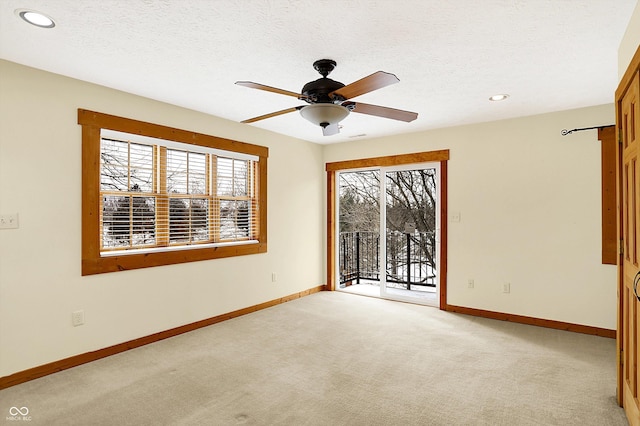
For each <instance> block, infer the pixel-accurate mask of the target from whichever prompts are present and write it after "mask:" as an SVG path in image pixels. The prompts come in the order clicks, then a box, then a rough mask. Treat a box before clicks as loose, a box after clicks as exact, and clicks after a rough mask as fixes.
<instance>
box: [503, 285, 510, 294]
mask: <svg viewBox="0 0 640 426" xmlns="http://www.w3.org/2000/svg"><path fill="white" fill-rule="evenodd" d="M502 292H503V293H511V283H504V284H502Z"/></svg>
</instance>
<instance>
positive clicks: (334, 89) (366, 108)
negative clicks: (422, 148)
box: [236, 59, 418, 136]
mask: <svg viewBox="0 0 640 426" xmlns="http://www.w3.org/2000/svg"><path fill="white" fill-rule="evenodd" d="M335 66H336V62H335V61H333V60H331V59H320V60H317V61H315V62H314V63H313V68H315V70H316V71H318V72H319V73H320V75H322V78H319V79H317V80H315V81H311V82H309V83H307V84H305V85H304V87H303V88H302V93H295V92H290V91H288V90H282V89H278V88H275V87H270V86H265V85H264V84H259V83H254V82H252V81H236V84H237V85H239V86H244V87H250V88H252V89H260V90H266V91H267V92H273V93H279V94H281V95H287V96H293V97H295V98H298V99H300V100H301V101H305V102H307V103H308V104H309V105H300V106H296V107H292V108H287V109H283V110H281V111H276V112H272V113H270V114H265V115H261V116H258V117H253V118H249V119H248V120H244V121H242V123H253V122H256V121H260V120H264V119H266V118H271V117H276V116H278V115H282V114H287V113H289V112H293V111H300V115H302V117H304V118H305V119H307V120H309V121H310V122H312V123H313V124H315V125H318V126H320V127H322V134H323V135H324V136H331V135H335V134H337V133H339V132H340V130H339V128H338V123H340V121H342V120H343V119H344V118H346V117H347V116H348V115H349V113H350V112H357V113H360V114H367V115H375V116H378V117H384V118H390V119H392V120H400V121H405V122H410V121H413V120H415V119H416V118H418V114H417V113H415V112H410V111H403V110H399V109H394V108H387V107H383V106H378V105H370V104H365V103H362V102H353V101H350V100H349V99H351V98H355V97H356V96H360V95H363V94H365V93H368V92H372V91H374V90H377V89H381V88H383V87H385V86H389V85H390V84H394V83H397V82H399V81H400V80H399V79H398V77H396V76H395V75H393V74H390V73H387V72H384V71H378V72H375V73H373V74H371V75H369V76H367V77H364V78H362V79H360V80H358V81H355V82H353V83H351V84H348V85H346V86H345V85H344V84H342V83H340V82H339V81H335V80H332V79H330V78H327V76H328V75H329V73H331V71H333V69H334V68H335Z"/></svg>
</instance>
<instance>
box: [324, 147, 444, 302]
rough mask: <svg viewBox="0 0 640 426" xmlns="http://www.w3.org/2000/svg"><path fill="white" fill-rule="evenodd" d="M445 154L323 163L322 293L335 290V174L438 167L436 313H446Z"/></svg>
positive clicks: (409, 155)
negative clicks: (413, 166) (411, 166)
mask: <svg viewBox="0 0 640 426" xmlns="http://www.w3.org/2000/svg"><path fill="white" fill-rule="evenodd" d="M448 160H449V150H448V149H446V150H440V151H428V152H418V153H413V154H400V155H392V156H386V157H373V158H363V159H358V160H347V161H338V162H333V163H327V164H326V166H325V170H326V172H327V283H326V285H325V290H328V291H334V290H335V289H336V268H335V267H336V265H335V255H336V253H335V248H336V247H335V244H336V243H335V242H336V218H335V214H336V190H337V188H336V172H338V171H344V170H349V169H363V168H367V167H393V166H403V165H409V164H421V163H433V162H439V163H440V193H439V196H440V253H439V256H440V265H439V266H440V270H439V271H438V273H439V274H440V309H441V310H447V306H448V305H447V191H448V189H447V161H448Z"/></svg>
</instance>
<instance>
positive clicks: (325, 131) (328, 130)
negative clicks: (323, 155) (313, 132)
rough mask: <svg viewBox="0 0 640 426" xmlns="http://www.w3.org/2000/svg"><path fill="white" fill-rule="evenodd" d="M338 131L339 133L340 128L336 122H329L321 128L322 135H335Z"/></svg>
mask: <svg viewBox="0 0 640 426" xmlns="http://www.w3.org/2000/svg"><path fill="white" fill-rule="evenodd" d="M338 133H340V128H339V127H338V123H335V124H330V125H328V126H326V127H323V128H322V135H323V136H333V135H337V134H338Z"/></svg>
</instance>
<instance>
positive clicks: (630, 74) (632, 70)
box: [615, 46, 640, 407]
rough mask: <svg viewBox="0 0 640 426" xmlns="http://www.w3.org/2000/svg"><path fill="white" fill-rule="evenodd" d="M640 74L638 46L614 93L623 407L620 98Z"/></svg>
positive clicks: (618, 370) (619, 363)
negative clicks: (637, 74)
mask: <svg viewBox="0 0 640 426" xmlns="http://www.w3.org/2000/svg"><path fill="white" fill-rule="evenodd" d="M638 72H640V46H638V48H637V50H636V52H635V54H634V55H633V58H632V59H631V62H630V63H629V66H628V67H627V70H626V71H625V73H624V75H623V76H622V79H621V80H620V83H619V84H618V88H617V89H616V93H615V99H616V101H615V107H616V139H617V141H618V143H617V144H616V158H617V171H616V183H617V191H616V199H617V200H616V205H617V209H618V212H617V215H616V216H617V219H618V225H617V227H616V228H617V231H618V241H619V243H620V247H619V248H618V257H617V258H618V259H617V260H618V271H617V272H618V273H617V280H618V285H617V290H618V305H617V310H618V314H617V328H616V376H617V392H616V393H617V401H618V404H619V405H620V406H621V407H622V406H623V394H622V386H623V380H624V377H623V364H622V360H623V353H622V350H623V348H624V341H623V337H624V330H623V326H624V319H623V312H624V309H623V302H624V299H623V297H622V294H623V291H624V266H623V265H624V259H623V253H622V250H621V248H622V241H623V240H622V237H623V233H622V232H623V221H622V217H623V216H622V214H623V211H622V191H623V189H624V188H623V187H622V173H623V170H622V154H623V153H622V98H623V96H624V95H625V93H626V92H627V89H628V88H629V86H630V85H631V83H632V82H633V79H634V77H635V75H636V73H638Z"/></svg>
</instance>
